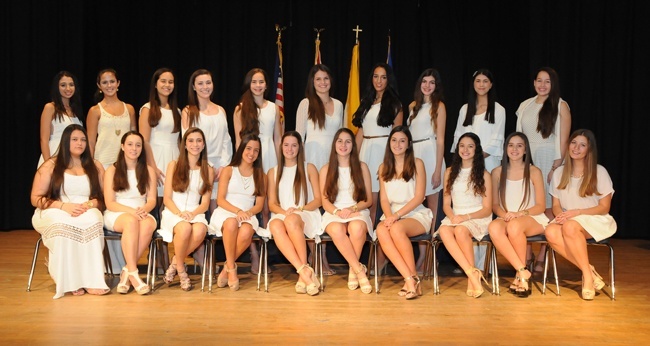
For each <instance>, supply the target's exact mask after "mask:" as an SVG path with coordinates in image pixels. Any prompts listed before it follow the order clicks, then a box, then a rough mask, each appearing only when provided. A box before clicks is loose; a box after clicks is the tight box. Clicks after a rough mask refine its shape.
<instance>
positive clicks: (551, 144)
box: [516, 96, 569, 208]
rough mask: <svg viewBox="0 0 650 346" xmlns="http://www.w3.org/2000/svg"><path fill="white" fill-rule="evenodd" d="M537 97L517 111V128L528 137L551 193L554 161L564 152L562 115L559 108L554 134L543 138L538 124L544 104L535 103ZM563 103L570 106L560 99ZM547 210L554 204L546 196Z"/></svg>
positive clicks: (531, 149)
mask: <svg viewBox="0 0 650 346" xmlns="http://www.w3.org/2000/svg"><path fill="white" fill-rule="evenodd" d="M535 100H537V96H535V97H531V98H529V99H528V100H526V101H524V102H522V103H521V104H520V105H519V108H518V109H517V112H516V114H517V128H516V130H517V131H519V132H523V133H524V134H525V135H526V137H528V143H530V152H531V154H533V157H532V159H533V164H535V166H537V167H538V168H539V169H540V170H541V171H542V176H543V177H544V188H545V190H544V191H550V189H549V185H548V179H547V177H548V173H549V172H550V171H551V168H552V167H553V161H555V160H559V159H561V158H562V151H561V149H560V136H559V134H560V122H561V121H560V113H559V109H560V107H558V114H557V119H556V121H555V127H554V128H553V132H552V133H551V135H550V136H549V137H548V138H543V137H542V135H541V134H540V133H539V132H538V131H537V123H538V122H539V111H540V110H541V109H542V106H543V104H541V103H537V102H535ZM562 103H564V104H566V105H567V107H568V106H569V105H568V104H567V103H566V102H565V101H564V100H562V99H560V106H562ZM545 197H546V208H551V207H552V206H553V202H552V199H551V195H550V194H549V193H547V194H546V196H545Z"/></svg>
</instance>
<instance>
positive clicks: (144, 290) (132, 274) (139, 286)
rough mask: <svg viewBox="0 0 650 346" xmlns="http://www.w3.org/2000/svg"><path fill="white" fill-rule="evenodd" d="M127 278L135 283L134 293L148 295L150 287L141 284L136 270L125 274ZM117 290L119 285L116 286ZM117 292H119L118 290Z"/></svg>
mask: <svg viewBox="0 0 650 346" xmlns="http://www.w3.org/2000/svg"><path fill="white" fill-rule="evenodd" d="M124 269H126V267H124V268H122V272H124ZM120 276H121V274H120ZM127 278H132V279H133V280H134V281H135V284H133V289H135V291H136V292H137V293H138V294H139V295H143V294H147V293H149V291H151V287H149V285H147V284H146V283H144V282H142V279H140V275H139V273H138V270H137V269H136V270H134V271H132V272H127ZM130 281H131V280H130V279H129V282H130ZM131 284H132V283H131ZM136 285H137V286H136ZM181 286H182V280H181ZM118 289H119V285H118ZM118 292H119V290H118ZM127 292H128V290H127ZM120 293H121V292H120Z"/></svg>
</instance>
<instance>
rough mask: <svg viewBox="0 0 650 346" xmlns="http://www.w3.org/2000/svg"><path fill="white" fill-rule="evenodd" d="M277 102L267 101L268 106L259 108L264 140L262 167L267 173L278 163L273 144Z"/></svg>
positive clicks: (262, 140)
mask: <svg viewBox="0 0 650 346" xmlns="http://www.w3.org/2000/svg"><path fill="white" fill-rule="evenodd" d="M275 110H276V109H275V103H273V102H271V101H266V106H264V108H262V109H260V110H259V114H258V116H257V119H258V120H259V122H260V141H261V142H262V152H261V155H262V167H263V168H264V173H265V174H266V173H267V172H268V171H269V169H271V168H273V167H275V166H277V165H278V156H277V154H276V153H275V145H273V133H274V130H275Z"/></svg>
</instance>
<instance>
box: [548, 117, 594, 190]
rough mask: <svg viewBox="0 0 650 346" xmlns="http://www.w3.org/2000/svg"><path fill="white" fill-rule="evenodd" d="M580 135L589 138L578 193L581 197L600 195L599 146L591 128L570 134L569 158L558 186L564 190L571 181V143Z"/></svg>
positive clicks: (567, 154) (567, 155) (565, 161)
mask: <svg viewBox="0 0 650 346" xmlns="http://www.w3.org/2000/svg"><path fill="white" fill-rule="evenodd" d="M578 136H584V137H585V138H587V143H588V147H587V155H586V156H585V164H584V166H585V167H584V172H583V177H584V178H583V179H582V182H581V183H580V189H579V190H578V195H579V196H580V197H586V196H593V195H597V196H600V195H601V193H600V192H598V146H597V145H596V136H595V135H594V133H593V132H591V130H587V129H578V130H575V131H573V133H572V134H571V136H569V146H567V153H566V157H567V160H564V169H563V170H562V177H561V178H560V183H559V184H558V186H557V188H558V189H559V190H564V189H566V187H567V186H568V185H569V182H570V181H571V173H572V172H573V159H572V158H571V156H570V155H569V150H571V148H570V145H571V144H570V143H571V142H572V141H573V140H574V139H575V138H576V137H578Z"/></svg>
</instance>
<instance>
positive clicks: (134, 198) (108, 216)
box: [104, 169, 156, 232]
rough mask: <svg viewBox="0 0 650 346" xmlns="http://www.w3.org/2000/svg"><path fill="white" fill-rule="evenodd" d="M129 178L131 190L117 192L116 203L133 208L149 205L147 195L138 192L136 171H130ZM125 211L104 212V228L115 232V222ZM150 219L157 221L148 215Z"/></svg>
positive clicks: (128, 171) (128, 172)
mask: <svg viewBox="0 0 650 346" xmlns="http://www.w3.org/2000/svg"><path fill="white" fill-rule="evenodd" d="M126 174H127V178H128V180H129V188H128V190H125V191H117V192H115V201H116V202H117V203H119V204H121V205H125V206H127V207H131V208H134V209H135V208H137V207H142V206H143V205H145V204H146V203H147V194H146V193H145V194H144V195H141V194H140V191H139V190H138V178H137V177H136V175H135V169H130V170H127V171H126ZM124 213H125V212H123V211H110V210H108V209H106V210H105V211H104V227H105V228H106V229H107V230H109V231H113V232H114V231H115V228H114V227H115V221H116V220H117V218H118V217H120V215H122V214H124ZM147 216H148V217H150V218H152V219H153V220H156V219H155V218H154V217H153V215H151V214H147Z"/></svg>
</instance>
